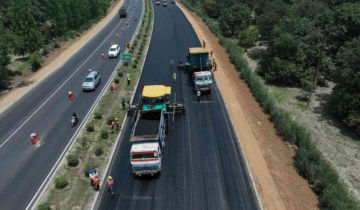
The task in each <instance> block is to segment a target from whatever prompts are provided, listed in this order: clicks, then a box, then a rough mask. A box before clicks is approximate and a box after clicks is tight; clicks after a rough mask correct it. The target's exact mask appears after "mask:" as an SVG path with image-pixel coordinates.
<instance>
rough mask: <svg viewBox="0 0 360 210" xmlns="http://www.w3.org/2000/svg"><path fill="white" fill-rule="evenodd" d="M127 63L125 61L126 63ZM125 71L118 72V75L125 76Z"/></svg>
mask: <svg viewBox="0 0 360 210" xmlns="http://www.w3.org/2000/svg"><path fill="white" fill-rule="evenodd" d="M124 64H125V63H124ZM123 75H124V73H123V72H118V76H119V77H123Z"/></svg>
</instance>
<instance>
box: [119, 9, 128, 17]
mask: <svg viewBox="0 0 360 210" xmlns="http://www.w3.org/2000/svg"><path fill="white" fill-rule="evenodd" d="M126 16H127V13H126V8H125V7H120V9H119V17H120V18H126Z"/></svg>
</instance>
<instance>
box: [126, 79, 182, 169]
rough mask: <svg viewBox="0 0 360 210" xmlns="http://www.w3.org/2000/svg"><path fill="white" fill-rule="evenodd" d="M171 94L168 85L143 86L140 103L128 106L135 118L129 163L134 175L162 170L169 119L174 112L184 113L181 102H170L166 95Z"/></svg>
mask: <svg viewBox="0 0 360 210" xmlns="http://www.w3.org/2000/svg"><path fill="white" fill-rule="evenodd" d="M170 94H171V87H166V86H163V85H148V86H144V87H143V92H142V94H141V96H140V99H139V103H138V104H136V105H132V106H131V107H130V108H129V112H134V113H133V114H134V118H133V119H136V121H135V124H134V128H133V133H132V135H131V138H130V142H131V143H132V146H131V150H130V163H131V165H132V172H133V173H134V174H135V175H138V176H141V175H144V174H150V175H151V176H153V175H154V174H158V175H160V173H161V169H162V166H161V160H162V151H163V150H164V149H165V139H166V135H167V132H168V128H169V120H170V119H171V118H172V120H174V116H175V114H184V113H185V107H184V105H182V104H177V103H175V102H174V103H172V104H170V103H169V100H167V99H166V95H170Z"/></svg>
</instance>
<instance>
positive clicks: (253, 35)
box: [182, 0, 360, 210]
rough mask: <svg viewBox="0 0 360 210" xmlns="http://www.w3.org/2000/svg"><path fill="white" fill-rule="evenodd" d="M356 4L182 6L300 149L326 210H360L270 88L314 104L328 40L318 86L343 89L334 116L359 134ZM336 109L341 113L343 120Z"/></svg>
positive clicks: (278, 1) (299, 162) (299, 158)
mask: <svg viewBox="0 0 360 210" xmlns="http://www.w3.org/2000/svg"><path fill="white" fill-rule="evenodd" d="M352 2H355V1H326V0H324V1H310V0H302V1H285V0H284V1H282V0H272V1H265V0H257V1H250V0H249V1H247V0H243V1H231V0H226V1H218V0H205V1H196V0H182V3H184V4H185V5H186V6H187V7H188V8H189V9H190V10H192V11H194V12H195V13H196V14H197V15H198V16H199V17H201V18H202V19H203V21H204V22H205V23H206V24H207V26H208V27H209V29H210V30H211V31H212V33H214V34H215V35H216V36H217V37H218V38H219V41H220V44H221V45H222V46H224V47H225V48H226V49H227V51H228V53H229V58H230V60H231V61H232V63H233V64H234V65H235V66H236V68H237V69H238V70H239V71H240V77H241V78H242V79H243V80H244V81H245V82H246V83H247V84H248V86H249V87H250V89H251V90H252V93H253V95H254V97H255V98H256V99H257V101H258V102H259V104H260V105H261V107H262V108H263V110H264V112H265V113H267V114H269V115H270V118H271V120H272V122H273V123H274V125H275V127H276V129H277V131H278V134H279V135H280V136H281V137H283V139H284V141H286V142H289V143H291V144H295V145H296V146H297V148H298V149H297V150H296V155H295V159H294V165H295V167H296V168H297V169H298V172H299V174H301V175H302V176H303V177H304V178H305V179H306V180H308V182H309V184H310V186H311V188H312V189H313V191H314V192H315V193H316V194H317V195H318V196H319V207H320V208H321V209H338V210H340V209H349V210H350V209H353V210H355V209H360V206H359V203H358V202H357V201H356V200H355V199H354V197H352V196H351V195H350V193H349V191H348V189H347V188H346V187H345V185H344V184H343V183H342V182H341V181H340V179H339V175H338V173H337V172H336V171H335V170H334V169H333V167H332V166H331V165H330V164H329V163H328V162H327V161H326V160H325V158H324V156H323V155H322V153H320V151H319V150H318V148H317V146H316V142H314V140H313V139H312V137H311V133H310V132H309V130H308V129H307V127H305V126H304V125H302V124H301V123H299V122H298V121H295V120H294V117H293V114H292V113H291V112H289V111H286V110H284V109H283V108H282V107H281V106H279V104H278V98H276V95H274V94H272V93H270V92H269V88H268V87H266V85H268V84H272V85H278V86H281V87H283V86H285V87H287V86H289V87H293V86H295V87H300V88H303V90H304V92H305V94H304V95H305V100H307V99H308V96H309V91H310V90H311V88H310V87H309V86H311V83H312V81H313V75H314V73H315V69H316V65H317V58H318V55H319V51H320V49H321V45H322V42H323V40H324V36H325V35H326V36H325V37H326V39H325V42H324V43H325V44H324V45H325V47H324V51H323V53H322V57H321V59H320V69H321V71H320V73H319V75H318V80H317V82H316V85H317V86H319V85H326V81H327V80H331V81H333V82H336V86H335V88H334V91H333V92H332V94H331V103H332V105H333V112H332V113H334V114H335V115H336V116H339V117H341V119H343V122H344V123H346V124H347V125H349V126H350V127H352V128H354V129H355V130H356V129H357V125H360V124H357V123H359V122H360V106H359V105H360V100H359V99H360V89H359V87H358V84H360V77H359V69H358V68H359V67H358V66H356V65H354V64H355V61H356V60H358V59H357V56H359V53H357V52H360V51H359V49H360V48H359V47H360V45H358V44H357V40H358V38H357V37H359V36H360V34H359V33H360V30H359V28H358V27H356V26H357V24H358V22H357V21H358V20H360V18H359V17H360V16H359V14H360V12H359V11H360V10H358V8H360V4H359V3H352ZM239 9H241V12H239ZM222 11H226V12H222ZM235 23H237V24H235ZM359 23H360V22H359ZM341 38H343V39H341ZM345 38H348V39H345ZM344 39H345V40H344ZM259 41H261V43H263V44H264V45H265V46H266V48H267V49H266V51H265V53H264V55H263V57H262V58H261V61H260V64H259V68H258V70H257V71H256V72H254V71H253V70H252V69H251V68H249V66H248V63H247V62H246V60H245V59H244V58H243V48H245V50H246V49H248V48H250V47H252V46H254V45H256V44H257V42H259ZM259 75H260V76H261V77H260V76H259ZM304 109H306V105H305V108H304ZM337 110H341V111H342V112H341V113H342V115H341V116H340V115H339V114H338V113H337ZM348 117H349V120H346V119H347V118H348Z"/></svg>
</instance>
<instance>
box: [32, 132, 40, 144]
mask: <svg viewBox="0 0 360 210" xmlns="http://www.w3.org/2000/svg"><path fill="white" fill-rule="evenodd" d="M39 140H40V136H39V134H38V133H35V136H34V137H31V144H33V145H34V144H36V143H37V142H38V141H39Z"/></svg>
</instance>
